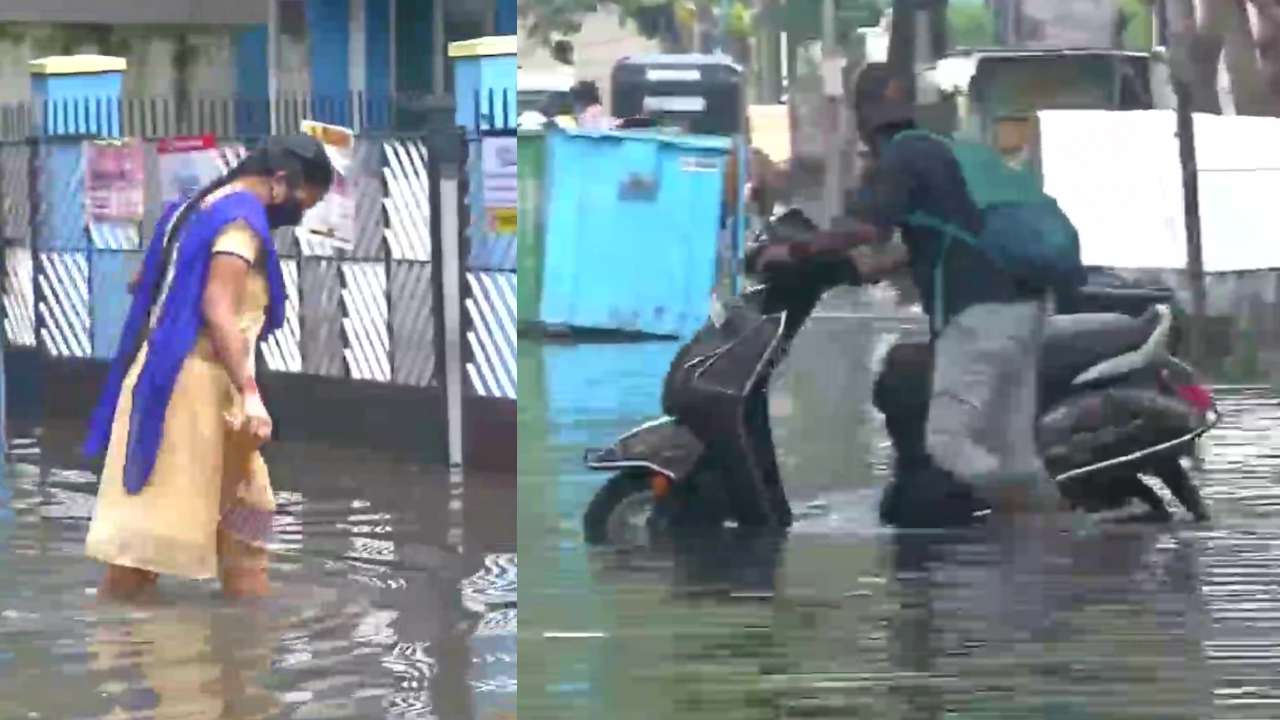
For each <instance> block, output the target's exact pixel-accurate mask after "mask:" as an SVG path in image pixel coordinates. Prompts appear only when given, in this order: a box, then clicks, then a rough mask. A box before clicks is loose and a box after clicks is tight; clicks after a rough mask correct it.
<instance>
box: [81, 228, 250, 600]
mask: <svg viewBox="0 0 1280 720" xmlns="http://www.w3.org/2000/svg"><path fill="white" fill-rule="evenodd" d="M259 249H260V242H259V240H258V238H257V236H256V235H255V234H254V233H253V231H252V230H250V229H249V227H248V226H247V225H245V224H243V223H233V224H231V225H229V226H227V228H225V229H224V230H223V231H222V232H221V234H220V235H219V236H218V238H217V239H216V240H215V241H214V246H213V252H218V253H223V252H225V253H230V254H234V255H238V256H240V257H243V258H245V259H246V260H248V261H249V262H250V263H252V264H253V265H254V268H253V270H252V271H251V272H250V273H249V277H248V281H247V284H246V288H245V292H244V295H243V297H242V298H241V303H240V314H239V324H240V330H241V332H243V333H244V336H245V339H246V340H247V341H248V346H249V348H250V350H249V352H250V361H251V362H252V357H253V349H254V348H255V347H256V345H257V339H258V335H259V333H260V332H261V331H262V327H263V325H264V323H265V321H266V308H267V302H268V297H269V296H268V291H267V281H266V277H265V275H264V273H263V272H262V270H261V268H260V266H259V258H258V255H259ZM146 354H147V346H146V345H145V344H144V345H143V347H142V349H141V351H140V352H139V353H138V357H137V358H136V359H135V360H134V362H133V365H132V366H131V367H130V369H129V373H128V375H127V376H126V377H125V380H124V385H123V387H122V388H121V392H120V399H119V402H118V403H117V405H116V412H115V417H114V420H113V423H112V428H111V441H110V443H109V445H108V447H107V454H106V459H105V462H104V465H103V471H102V481H101V483H100V484H99V487H98V500H97V505H96V507H95V509H94V513H93V520H92V522H91V524H90V526H89V535H88V538H87V539H86V541H85V551H86V553H87V554H88V555H89V556H91V557H94V558H97V559H98V560H101V561H103V562H107V563H112V564H115V565H123V566H127V567H134V568H140V569H143V570H150V571H152V572H156V573H162V574H166V575H178V576H182V577H188V578H207V577H213V576H214V575H216V573H217V570H218V563H219V553H220V552H221V553H222V554H223V555H224V556H225V555H226V554H227V553H228V552H240V554H242V555H243V554H244V551H245V548H244V546H243V545H242V544H240V543H235V542H231V541H229V540H230V535H232V534H234V536H235V539H237V540H243V541H247V542H249V543H250V544H251V545H255V546H261V545H263V544H264V542H265V539H264V538H262V537H246V536H245V535H244V534H243V533H235V532H234V531H229V529H228V528H225V527H220V525H222V524H223V523H222V519H223V518H224V516H226V514H227V513H228V511H237V512H239V511H245V510H247V511H249V513H250V514H253V513H257V514H259V515H262V514H266V517H265V521H266V522H267V523H269V521H270V518H269V513H270V512H271V511H273V510H274V509H275V501H274V497H273V495H272V492H271V481H270V477H269V475H268V473H267V467H266V464H265V463H264V462H263V461H262V455H261V454H260V453H259V452H258V451H257V449H256V448H255V447H254V446H253V444H252V442H251V441H247V439H246V438H245V436H244V435H243V434H241V433H239V432H233V431H232V430H230V429H229V427H228V420H227V417H228V415H231V414H233V413H239V412H240V400H239V394H238V393H237V392H236V390H235V388H234V386H233V385H232V384H231V379H230V378H229V377H228V375H227V372H226V370H224V369H223V367H222V364H221V363H220V362H219V361H218V359H217V356H216V355H215V353H214V349H213V344H212V342H211V341H210V338H209V336H208V335H207V334H206V333H205V332H203V331H202V332H201V334H200V338H199V340H198V341H197V343H196V346H195V348H194V349H193V350H192V351H191V353H190V354H189V355H188V356H187V359H186V360H185V361H184V363H183V365H182V369H181V370H180V371H179V372H178V377H177V380H176V381H175V383H174V387H173V395H172V397H171V399H170V401H169V406H168V409H167V410H166V412H165V419H164V434H163V437H162V438H161V441H160V448H159V451H158V453H157V456H156V463H155V468H154V469H153V470H152V473H151V477H150V479H149V480H148V482H147V484H146V486H145V487H143V489H142V491H141V492H139V493H138V494H137V495H129V494H128V493H126V492H125V489H124V483H123V480H122V478H123V476H124V457H125V442H126V440H127V438H128V433H129V415H130V411H131V408H132V405H133V389H134V385H135V383H136V382H137V378H138V373H139V372H140V371H141V369H142V364H143V361H144V359H145V358H146ZM250 553H251V554H253V553H252V549H250ZM222 559H223V561H224V562H225V561H226V560H227V558H226V557H223V558H222ZM244 559H247V558H240V560H244ZM252 561H255V562H265V557H259V558H253V559H252Z"/></svg>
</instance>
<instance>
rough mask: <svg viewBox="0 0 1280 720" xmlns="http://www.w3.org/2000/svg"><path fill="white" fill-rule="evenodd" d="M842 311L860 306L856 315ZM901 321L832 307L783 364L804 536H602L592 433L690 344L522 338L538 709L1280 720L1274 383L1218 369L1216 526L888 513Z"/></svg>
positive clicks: (789, 449)
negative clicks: (898, 523) (902, 527)
mask: <svg viewBox="0 0 1280 720" xmlns="http://www.w3.org/2000/svg"><path fill="white" fill-rule="evenodd" d="M841 312H843V310H842V311H841ZM919 331H920V328H919V325H918V323H916V322H914V321H909V320H904V319H903V318H902V317H893V316H876V317H866V316H860V315H856V314H844V315H837V316H826V317H816V318H814V320H813V321H812V322H811V324H810V326H809V327H808V328H806V329H805V330H804V331H803V332H802V334H801V335H800V337H799V338H798V339H797V344H796V348H795V351H794V353H793V356H792V357H791V358H790V359H789V360H788V362H787V363H786V364H785V365H784V366H783V368H782V369H781V370H780V376H779V378H778V379H777V380H776V382H775V385H774V395H773V397H772V402H771V406H772V412H773V416H774V422H775V433H776V436H777V442H778V445H779V448H780V453H781V455H782V469H783V475H784V478H785V479H786V480H787V483H788V485H787V487H788V491H789V493H790V496H791V500H792V503H793V505H794V506H796V507H797V508H798V509H800V513H799V514H800V517H799V519H798V521H797V523H796V525H795V527H794V528H793V529H792V531H791V532H790V533H789V534H788V535H787V536H786V537H782V538H780V537H771V536H767V535H765V536H761V535H749V534H737V535H735V534H729V533H725V534H718V535H716V536H705V537H700V538H694V539H691V540H689V541H686V542H681V543H677V544H676V545H675V546H673V547H664V548H644V549H631V550H591V551H589V550H588V549H587V548H585V547H584V545H583V543H582V534H581V521H580V516H581V512H582V510H583V509H584V508H585V506H586V504H587V502H588V501H589V500H590V498H591V496H592V494H593V493H594V492H595V490H596V489H597V488H598V487H599V486H600V484H601V483H602V482H603V480H604V479H605V475H604V474H603V473H597V472H593V471H588V470H585V469H584V468H583V467H582V465H581V453H582V449H583V448H584V447H587V446H601V445H605V444H608V443H609V442H611V441H612V439H613V438H614V437H616V436H617V435H618V434H619V433H621V432H624V431H626V430H628V429H629V428H631V427H633V426H634V425H636V424H638V423H639V422H641V421H643V420H646V419H649V418H650V417H652V416H653V415H654V414H655V413H657V411H658V394H659V390H660V383H661V378H662V374H663V373H664V372H665V370H666V368H667V365H668V363H669V361H670V359H671V357H672V355H673V354H674V352H675V349H676V346H675V345H674V344H672V343H661V342H659V343H643V344H630V345H598V344H597V345H578V346H571V345H543V346H538V345H535V344H533V343H527V342H522V343H521V347H520V362H521V366H520V381H521V389H520V397H521V403H520V461H521V491H520V510H519V520H520V529H519V532H520V547H521V550H522V553H521V554H522V556H523V560H524V563H525V568H526V570H525V574H526V581H525V583H524V585H523V586H522V588H521V590H522V593H521V594H522V598H521V599H522V600H523V606H524V618H523V621H524V622H523V624H522V626H521V628H520V650H521V652H520V655H521V658H520V671H521V680H522V683H521V685H522V689H521V703H520V709H521V711H522V715H523V717H524V718H525V720H537V719H541V718H547V719H551V718H556V719H559V718H605V717H608V718H618V719H620V720H622V719H629V718H637V719H639V718H672V719H681V720H684V719H690V720H693V719H701V718H708V719H710V718H716V719H719V718H749V719H754V718H761V719H764V718H771V719H772V718H864V717H865V718H943V717H946V718H994V717H1001V718H1006V717H1035V718H1104V717H1105V718H1275V717H1280V672H1277V669H1278V668H1280V399H1277V395H1276V394H1274V393H1273V392H1271V391H1270V390H1267V389H1257V388H1243V387H1236V388H1219V389H1218V394H1219V398H1220V401H1221V403H1222V409H1223V411H1224V419H1223V423H1222V425H1221V426H1220V427H1219V428H1218V429H1217V430H1215V431H1214V432H1213V433H1211V434H1210V435H1209V436H1208V437H1207V438H1206V439H1205V441H1204V442H1203V444H1202V452H1201V455H1202V459H1201V461H1200V462H1199V463H1198V464H1197V466H1196V467H1194V468H1193V472H1194V474H1195V475H1196V476H1197V477H1198V478H1200V480H1201V482H1202V483H1203V490H1204V495H1205V498H1206V500H1207V501H1208V502H1209V503H1210V505H1211V510H1212V512H1213V513H1214V518H1215V520H1214V522H1213V523H1212V524H1211V525H1207V526H1196V525H1194V524H1192V523H1191V522H1190V521H1189V519H1187V518H1186V517H1185V516H1182V518H1181V519H1180V520H1179V521H1178V522H1176V523H1174V524H1172V525H1164V526H1158V527H1139V526H1124V527H1117V526H1110V527H1107V526H1098V525H1093V524H1089V523H1082V522H1078V521H1073V522H1068V523H1063V524H1060V525H1055V526H1052V527H1046V526H1031V525H1019V526H1014V527H1002V528H991V529H987V530H983V531H979V532H971V533H967V534H942V533H934V534H929V533H919V534H908V533H901V534H895V533H892V532H889V531H886V530H883V529H881V528H880V527H878V525H877V522H876V514H875V513H876V504H877V502H878V500H879V491H880V488H882V487H883V485H884V483H885V482H886V481H887V463H888V461H889V460H890V452H889V449H888V441H887V438H886V437H885V435H884V433H883V428H882V426H881V424H880V421H879V418H878V415H877V413H876V412H875V410H874V409H873V408H872V407H871V406H870V387H871V379H872V377H873V372H874V368H875V366H876V362H877V359H878V358H879V357H880V356H881V355H882V354H883V352H885V351H886V350H887V348H888V347H889V346H890V345H891V344H892V342H893V341H894V340H895V339H897V338H899V337H902V336H903V335H904V334H913V333H917V332H919Z"/></svg>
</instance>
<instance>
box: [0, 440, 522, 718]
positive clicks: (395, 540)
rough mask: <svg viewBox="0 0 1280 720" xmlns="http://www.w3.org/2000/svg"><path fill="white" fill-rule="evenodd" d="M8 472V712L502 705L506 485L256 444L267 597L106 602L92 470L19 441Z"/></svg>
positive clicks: (3, 649) (173, 589) (509, 562)
mask: <svg viewBox="0 0 1280 720" xmlns="http://www.w3.org/2000/svg"><path fill="white" fill-rule="evenodd" d="M12 450H13V452H11V456H10V462H9V464H8V466H7V467H5V468H3V470H4V473H3V476H0V718H5V719H6V720H7V719H8V718H33V719H34V718H47V719H49V720H73V719H78V718H121V719H123V718H148V719H151V718H155V719H156V720H167V719H169V718H182V719H184V720H185V719H187V718H191V719H199V718H233V719H235V720H241V719H248V718H308V719H312V718H314V719H320V718H362V719H363V718H383V717H389V718H450V719H452V718H458V719H459V720H473V719H474V720H498V719H500V718H514V717H515V712H516V707H515V691H516V666H515V662H516V647H515V628H516V567H517V565H516V555H515V498H514V490H515V483H514V481H513V479H512V478H510V477H485V476H478V475H467V476H466V477H462V476H450V475H449V473H448V472H447V471H446V472H442V471H439V470H435V469H427V468H422V467H416V466H412V465H408V464H403V463H399V462H393V461H390V460H386V459H380V458H376V457H362V456H359V455H356V454H353V453H347V452H340V451H336V450H330V449H326V448H318V447H309V446H279V447H272V448H270V449H269V451H268V455H267V459H268V462H269V463H271V466H272V480H273V482H274V484H275V486H276V490H277V498H278V500H279V506H280V507H279V511H278V513H277V516H276V519H275V520H276V529H277V547H276V548H275V550H276V552H274V553H273V559H272V568H271V575H272V581H273V584H274V588H275V592H274V595H273V597H271V598H270V599H267V600H265V601H261V602H256V603H231V602H228V601H226V600H224V599H222V597H221V596H220V594H219V593H218V592H217V585H216V582H188V581H177V580H162V581H161V586H160V587H161V599H160V600H159V601H158V602H157V603H156V604H153V605H146V606H136V605H135V606H130V605H122V604H116V603H109V602H104V601H100V600H99V599H98V598H97V597H96V585H97V583H98V580H99V578H100V575H101V568H100V566H98V565H97V564H96V563H94V562H92V561H89V560H87V559H85V558H84V556H83V541H84V535H85V532H86V531H87V528H88V519H89V516H90V513H91V511H92V508H93V497H94V493H95V491H96V481H95V478H94V477H93V476H92V475H91V474H89V473H86V472H81V471H75V470H65V469H57V466H58V463H57V462H56V461H55V460H53V459H51V458H49V457H47V454H46V457H45V458H43V459H42V458H41V456H40V453H39V451H38V449H37V448H36V447H35V446H34V444H33V443H30V442H26V443H24V442H21V441H19V442H18V443H16V444H15V446H14V448H12Z"/></svg>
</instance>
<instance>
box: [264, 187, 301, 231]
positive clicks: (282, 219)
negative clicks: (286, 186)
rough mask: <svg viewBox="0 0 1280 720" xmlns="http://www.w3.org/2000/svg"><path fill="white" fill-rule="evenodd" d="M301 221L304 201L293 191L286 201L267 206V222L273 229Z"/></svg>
mask: <svg viewBox="0 0 1280 720" xmlns="http://www.w3.org/2000/svg"><path fill="white" fill-rule="evenodd" d="M300 222H302V203H301V202H299V201H298V198H297V197H295V196H294V194H293V193H292V192H290V193H289V194H288V197H287V199H286V200H285V201H284V202H282V203H279V204H276V205H268V206H267V224H268V225H270V226H271V229H272V230H275V229H276V228H281V227H292V226H295V225H297V224H298V223H300Z"/></svg>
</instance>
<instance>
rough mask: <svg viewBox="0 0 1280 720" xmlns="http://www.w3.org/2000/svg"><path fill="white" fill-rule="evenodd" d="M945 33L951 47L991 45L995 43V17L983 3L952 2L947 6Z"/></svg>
mask: <svg viewBox="0 0 1280 720" xmlns="http://www.w3.org/2000/svg"><path fill="white" fill-rule="evenodd" d="M947 35H948V37H949V38H950V42H951V46H952V47H957V48H983V47H992V46H994V45H995V43H996V20H995V17H994V15H993V13H992V12H991V10H989V9H988V8H987V7H986V5H985V4H982V3H955V2H953V3H951V4H950V5H949V6H948V7H947Z"/></svg>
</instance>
